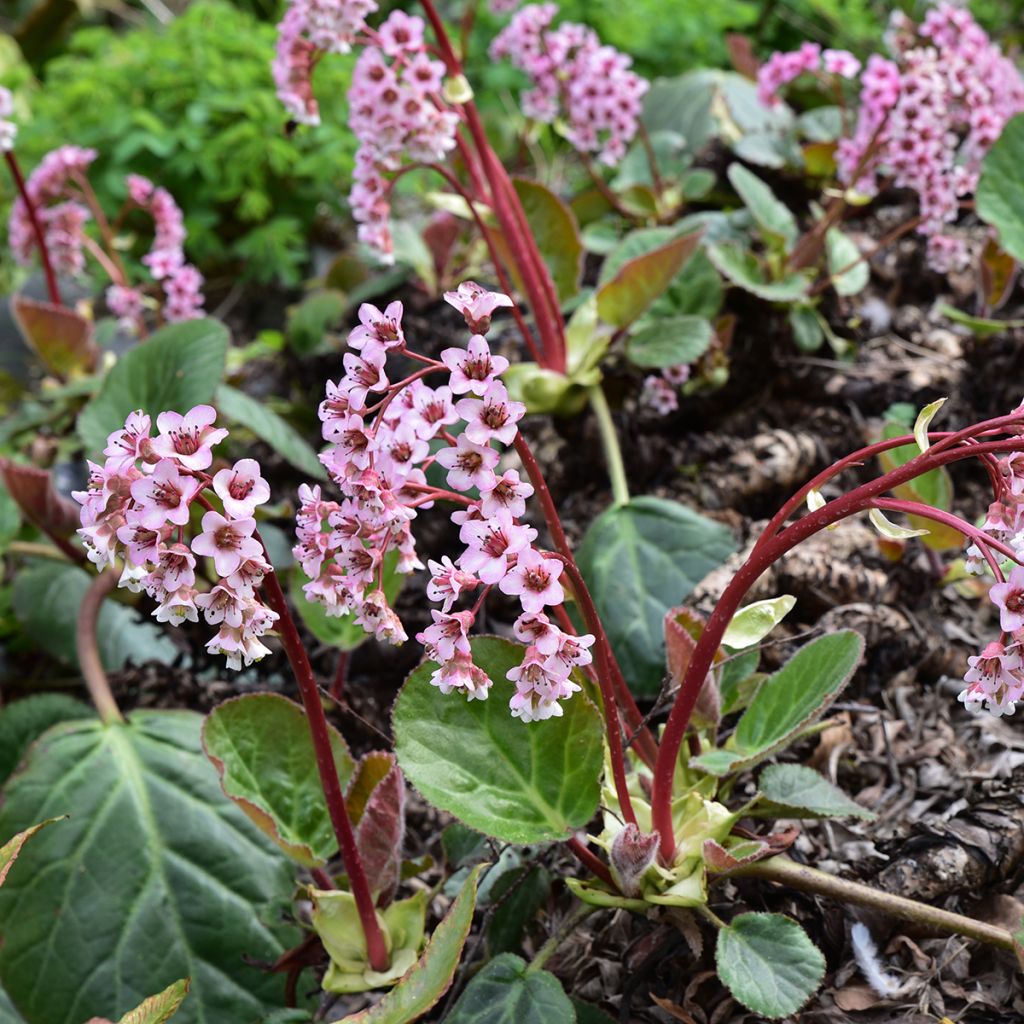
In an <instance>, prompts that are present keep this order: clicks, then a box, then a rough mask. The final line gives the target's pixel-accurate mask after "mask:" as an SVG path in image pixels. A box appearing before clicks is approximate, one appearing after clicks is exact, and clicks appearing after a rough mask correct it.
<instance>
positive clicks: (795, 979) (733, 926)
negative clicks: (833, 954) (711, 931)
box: [715, 914, 825, 1020]
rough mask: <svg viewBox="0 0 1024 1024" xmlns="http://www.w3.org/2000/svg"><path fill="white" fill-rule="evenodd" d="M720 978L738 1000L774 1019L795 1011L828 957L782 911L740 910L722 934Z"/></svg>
mask: <svg viewBox="0 0 1024 1024" xmlns="http://www.w3.org/2000/svg"><path fill="white" fill-rule="evenodd" d="M715 966H716V967H717V968H718V977H719V978H720V979H721V980H722V982H723V983H724V984H725V986H726V988H728V989H729V991H730V992H731V993H732V995H733V996H734V997H735V998H736V1000H737V1001H739V1002H740V1003H742V1004H743V1005H744V1006H745V1007H747V1009H749V1010H752V1011H753V1012H754V1013H759V1014H762V1015H763V1016H765V1017H767V1018H768V1019H769V1020H779V1019H780V1018H782V1017H788V1016H789V1015H790V1014H793V1013H796V1012H797V1010H799V1009H800V1007H802V1006H803V1005H804V1004H805V1003H806V1002H807V1001H808V1000H809V999H810V998H811V996H813V995H814V993H815V991H817V988H818V986H819V985H820V984H821V981H822V978H824V976H825V958H824V957H823V956H822V955H821V951H820V950H819V949H818V948H817V946H815V945H814V943H813V942H811V940H810V939H809V938H808V937H807V933H806V932H805V931H804V930H803V928H801V927H800V925H798V924H797V923H796V921H792V920H790V919H789V918H788V917H783V916H782V915H781V914H740V915H739V916H738V917H735V918H733V920H732V921H731V922H730V923H729V924H728V925H726V927H725V928H722V929H721V930H720V931H719V932H718V941H717V943H716V945H715Z"/></svg>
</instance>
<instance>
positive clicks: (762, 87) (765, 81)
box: [757, 43, 860, 106]
mask: <svg viewBox="0 0 1024 1024" xmlns="http://www.w3.org/2000/svg"><path fill="white" fill-rule="evenodd" d="M858 71H860V61H859V60H857V58H856V57H854V55H853V54H852V53H850V52H849V51H848V50H824V51H823V50H822V49H821V47H820V46H819V45H818V44H817V43H804V44H803V45H802V46H801V47H800V49H799V50H791V51H789V52H788V53H773V54H772V55H771V56H770V57H769V58H768V60H766V61H765V62H764V64H762V65H761V67H760V68H759V69H758V72H757V95H758V98H759V99H760V100H761V102H762V103H764V104H765V105H767V106H774V105H776V104H777V103H779V97H778V92H779V90H780V89H781V88H782V87H783V86H785V85H789V83H790V82H792V81H794V80H795V79H797V78H799V77H800V76H801V75H805V74H811V75H814V74H819V73H820V72H824V73H825V74H826V75H838V76H839V77H840V78H855V77H856V75H857V72H858Z"/></svg>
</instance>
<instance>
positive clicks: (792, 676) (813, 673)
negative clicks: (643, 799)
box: [691, 629, 864, 775]
mask: <svg viewBox="0 0 1024 1024" xmlns="http://www.w3.org/2000/svg"><path fill="white" fill-rule="evenodd" d="M863 653H864V640H863V638H862V637H861V635H860V634H859V633H857V632H855V631H854V630H852V629H844V630H840V631H839V632H838V633H828V634H826V635H825V636H820V637H818V638H817V639H816V640H812V641H811V642H810V643H809V644H805V645H804V646H803V647H801V648H800V650H799V651H797V652H796V654H794V655H793V657H792V658H790V659H789V661H787V662H786V664H785V665H783V666H782V668H780V669H779V670H778V672H775V673H774V674H773V675H770V676H769V677H768V678H767V679H766V680H765V681H764V682H763V683H762V684H761V687H760V689H758V691H757V694H756V695H755V696H754V699H753V700H752V701H751V702H750V705H749V706H748V707H747V710H746V711H744V712H743V715H742V717H741V718H740V720H739V722H738V723H737V724H736V731H735V732H734V733H733V735H732V736H731V737H730V739H729V743H728V749H727V750H724V751H709V753H708V754H705V755H701V756H700V757H696V758H694V759H693V761H692V762H691V763H692V764H695V765H697V766H698V767H701V768H704V769H705V770H706V771H710V772H712V774H716V775H717V774H723V773H724V771H737V770H738V769H740V768H746V767H749V766H750V765H753V764H757V762H758V761H763V760H764V759H765V758H766V757H768V756H769V755H770V754H773V753H775V751H777V750H781V749H782V748H783V747H785V746H787V745H788V744H789V743H791V742H792V741H793V740H794V739H795V738H796V737H797V735H799V733H800V732H802V731H803V730H804V729H805V728H806V727H807V726H808V725H810V724H811V723H812V722H815V721H817V720H818V719H819V718H820V717H821V716H822V715H823V714H824V713H825V709H826V708H827V707H828V705H829V704H831V703H832V701H833V700H835V698H836V697H837V696H838V695H839V693H840V691H841V690H842V689H843V687H844V686H846V684H847V683H848V682H849V681H850V677H851V676H852V675H853V673H854V670H855V669H856V668H857V665H858V664H859V663H860V659H861V655H862V654H863ZM712 755H714V756H712ZM719 755H721V756H719ZM723 766H724V768H723Z"/></svg>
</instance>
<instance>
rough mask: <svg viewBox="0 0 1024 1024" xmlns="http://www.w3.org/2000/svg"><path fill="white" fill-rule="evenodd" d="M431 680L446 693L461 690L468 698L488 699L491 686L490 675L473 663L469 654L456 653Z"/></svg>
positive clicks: (439, 668)
mask: <svg viewBox="0 0 1024 1024" xmlns="http://www.w3.org/2000/svg"><path fill="white" fill-rule="evenodd" d="M430 682H431V685H432V686H436V687H437V688H438V689H439V690H440V691H441V692H442V693H444V694H448V693H451V692H452V691H453V690H459V691H460V692H462V693H464V694H465V695H466V699H467V700H486V699H487V691H488V690H489V689H490V688H491V679H490V677H489V676H488V675H487V673H486V672H484V670H483V669H482V668H478V667H477V666H476V665H474V664H473V659H472V657H471V656H470V655H469V654H456V655H455V657H454V658H452V659H451V660H450V661H446V662H443V663H442V664H441V665H439V666H438V668H437V670H436V671H435V672H434V673H433V675H431V677H430Z"/></svg>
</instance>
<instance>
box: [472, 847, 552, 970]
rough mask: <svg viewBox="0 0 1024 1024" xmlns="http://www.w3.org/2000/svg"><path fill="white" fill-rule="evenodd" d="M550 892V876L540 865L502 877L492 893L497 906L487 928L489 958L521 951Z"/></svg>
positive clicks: (492, 898)
mask: <svg viewBox="0 0 1024 1024" xmlns="http://www.w3.org/2000/svg"><path fill="white" fill-rule="evenodd" d="M550 892H551V876H550V875H549V874H548V873H547V871H545V870H544V868H542V867H540V866H538V865H534V866H533V867H524V868H519V869H518V870H516V871H509V872H508V873H507V874H505V875H503V876H502V877H501V879H500V880H499V881H498V882H497V883H496V884H495V886H494V888H493V889H492V890H491V894H490V901H491V902H492V903H493V904H495V907H494V913H493V914H492V915H491V920H490V922H489V923H488V925H487V952H488V955H489V956H492V957H494V956H497V955H498V954H500V953H514V952H515V951H516V950H518V949H520V947H521V946H522V944H523V935H524V933H525V932H526V929H527V928H528V927H529V926H530V922H531V921H533V919H534V918H535V917H536V916H537V914H538V912H539V911H540V910H541V908H542V907H544V906H545V904H546V903H547V901H548V895H549V894H550Z"/></svg>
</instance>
